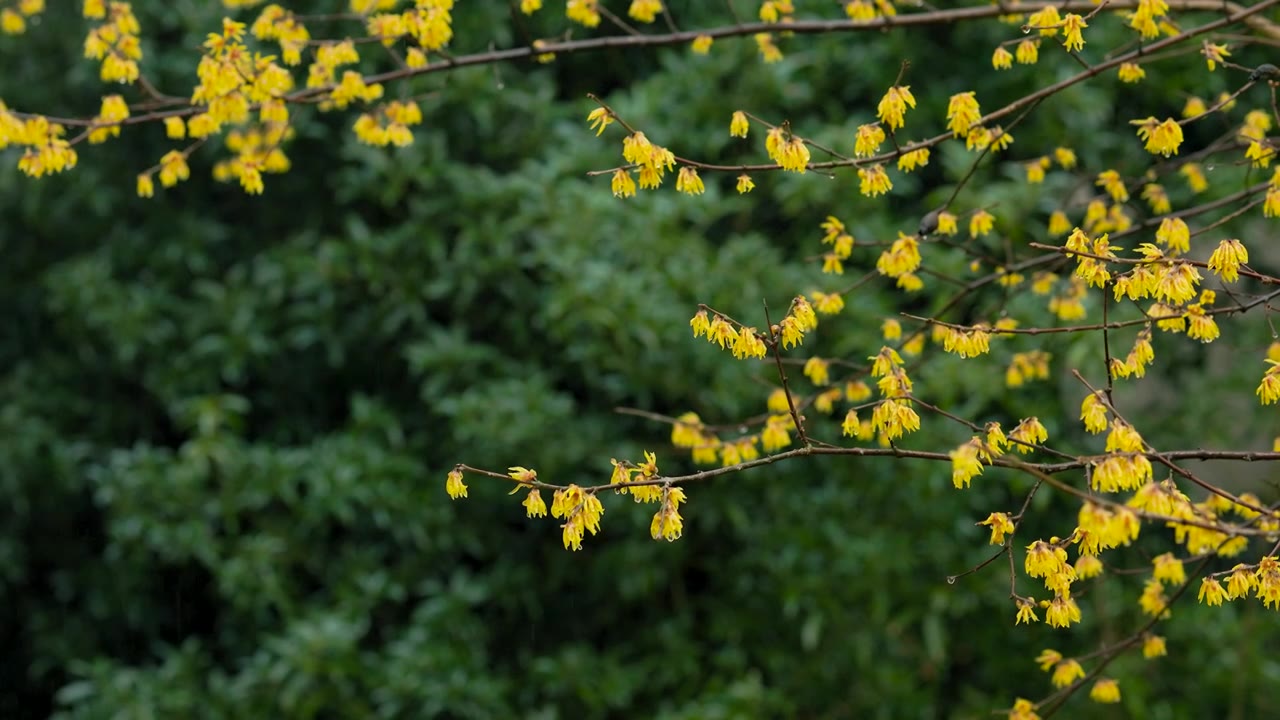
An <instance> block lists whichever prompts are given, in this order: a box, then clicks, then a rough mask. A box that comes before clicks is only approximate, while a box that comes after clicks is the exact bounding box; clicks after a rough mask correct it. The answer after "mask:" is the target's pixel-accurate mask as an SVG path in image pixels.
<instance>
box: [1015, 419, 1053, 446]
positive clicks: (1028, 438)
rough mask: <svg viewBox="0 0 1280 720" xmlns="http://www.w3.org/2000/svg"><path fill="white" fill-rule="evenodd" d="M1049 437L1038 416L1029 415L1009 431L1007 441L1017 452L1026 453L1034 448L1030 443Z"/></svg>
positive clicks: (1042, 440) (1036, 442) (1039, 441)
mask: <svg viewBox="0 0 1280 720" xmlns="http://www.w3.org/2000/svg"><path fill="white" fill-rule="evenodd" d="M1048 439H1049V431H1048V430H1046V429H1045V427H1044V425H1043V424H1042V423H1041V422H1040V419H1039V418H1035V417H1029V418H1026V419H1025V420H1023V421H1022V422H1020V423H1018V426H1017V427H1015V428H1014V429H1013V430H1011V431H1010V432H1009V441H1010V443H1012V444H1013V446H1014V447H1015V448H1017V450H1018V452H1019V453H1022V454H1024V455H1025V454H1027V453H1029V452H1031V451H1032V450H1033V449H1034V448H1032V447H1031V446H1032V445H1036V444H1039V443H1043V442H1044V441H1046V440H1048Z"/></svg>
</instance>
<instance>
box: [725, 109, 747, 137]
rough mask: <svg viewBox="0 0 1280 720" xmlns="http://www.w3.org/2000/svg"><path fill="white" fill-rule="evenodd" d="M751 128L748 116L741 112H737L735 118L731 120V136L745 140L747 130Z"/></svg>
mask: <svg viewBox="0 0 1280 720" xmlns="http://www.w3.org/2000/svg"><path fill="white" fill-rule="evenodd" d="M750 127H751V126H750V125H749V124H748V123H747V115H746V113H744V112H742V111H741V110H735V111H734V112H733V117H732V118H730V120H729V136H730V137H740V138H744V137H746V136H747V130H748V129H749V128H750Z"/></svg>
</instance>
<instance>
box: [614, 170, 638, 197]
mask: <svg viewBox="0 0 1280 720" xmlns="http://www.w3.org/2000/svg"><path fill="white" fill-rule="evenodd" d="M611 184H612V187H613V196H614V197H620V198H629V197H633V196H635V194H636V182H635V180H632V179H631V173H630V172H628V171H626V170H615V171H614V173H613V182H612V183H611Z"/></svg>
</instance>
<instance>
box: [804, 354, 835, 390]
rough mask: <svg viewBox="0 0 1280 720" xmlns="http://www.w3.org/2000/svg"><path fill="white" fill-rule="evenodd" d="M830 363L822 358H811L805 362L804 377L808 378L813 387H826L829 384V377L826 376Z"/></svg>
mask: <svg viewBox="0 0 1280 720" xmlns="http://www.w3.org/2000/svg"><path fill="white" fill-rule="evenodd" d="M829 366H830V363H828V362H827V361H826V360H823V359H822V358H818V357H811V358H809V359H808V360H806V361H805V364H804V376H805V377H807V378H809V380H811V381H812V382H813V384H814V385H826V384H828V383H830V382H831V376H830V375H829V374H828V367H829Z"/></svg>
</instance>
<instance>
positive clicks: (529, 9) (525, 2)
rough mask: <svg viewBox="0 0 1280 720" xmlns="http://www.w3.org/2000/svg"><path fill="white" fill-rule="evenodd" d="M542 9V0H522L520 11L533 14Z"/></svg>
mask: <svg viewBox="0 0 1280 720" xmlns="http://www.w3.org/2000/svg"><path fill="white" fill-rule="evenodd" d="M541 9H542V0H520V12H522V13H524V14H525V15H532V14H534V13H535V12H537V11H539V10H541Z"/></svg>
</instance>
